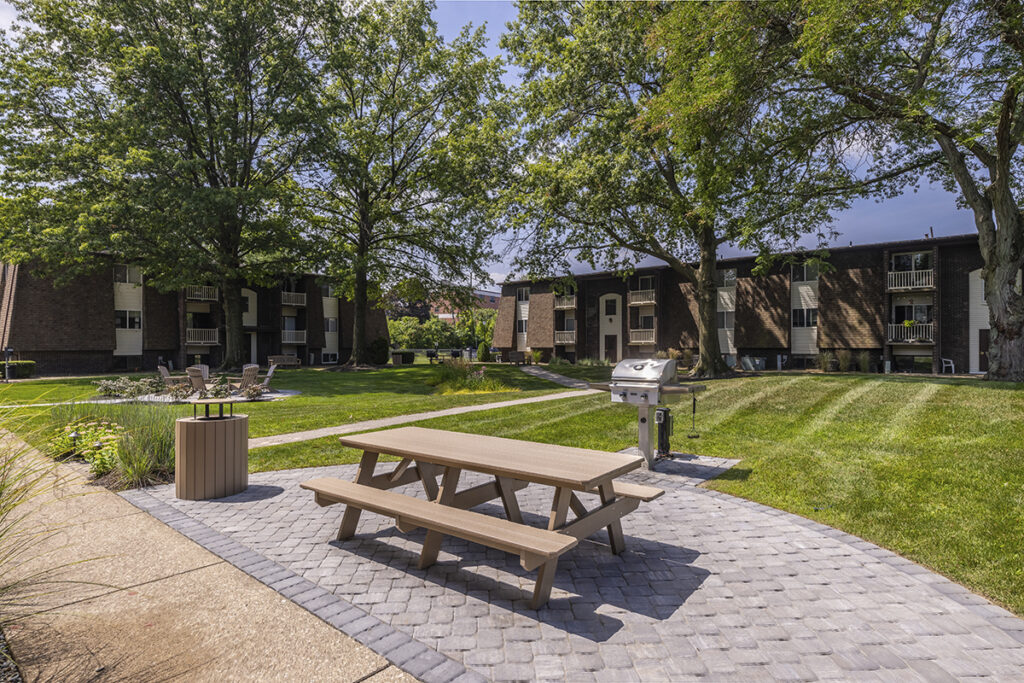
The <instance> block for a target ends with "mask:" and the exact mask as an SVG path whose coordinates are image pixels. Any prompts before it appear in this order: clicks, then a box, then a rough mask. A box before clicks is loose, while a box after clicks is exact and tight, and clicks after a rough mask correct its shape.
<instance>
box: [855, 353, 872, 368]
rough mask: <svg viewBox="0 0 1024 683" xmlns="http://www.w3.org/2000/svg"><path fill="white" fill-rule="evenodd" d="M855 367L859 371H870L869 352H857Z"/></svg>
mask: <svg viewBox="0 0 1024 683" xmlns="http://www.w3.org/2000/svg"><path fill="white" fill-rule="evenodd" d="M857 367H858V368H859V369H860V371H861V372H871V352H870V351H861V352H860V353H858V354H857Z"/></svg>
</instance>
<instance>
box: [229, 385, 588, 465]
mask: <svg viewBox="0 0 1024 683" xmlns="http://www.w3.org/2000/svg"><path fill="white" fill-rule="evenodd" d="M552 374H553V373H552ZM597 393H600V392H598V391H596V390H588V391H560V392H558V393H556V394H545V395H544V396H532V397H530V398H517V399H513V400H511V401H496V402H494V403H481V404H479V405H473V406H459V407H458V408H445V409H444V410H429V411H427V412H424V413H413V414H411V415H395V416H394V417H384V418H381V419H379V420H364V421H362V422H352V423H350V424H344V425H337V426H335V427H323V428H321V429H310V430H307V431H304V432H291V433H288V434H274V435H273V436H262V437H259V438H256V439H249V448H262V447H264V446H280V445H281V444H285V443H296V442H298V441H310V440H312V439H320V438H323V437H325V436H341V435H342V434H352V433H355V432H365V431H369V430H371V429H383V428H385V427H394V426H395V425H400V424H407V423H409V422H419V421H420V420H429V419H432V418H435V417H448V416H449V415H463V414H465V413H475V412H478V411H481V410H494V409H495V408H509V407H512V406H522V405H528V404H530V403H541V402H543V401H557V400H558V399H562V398H573V397H575V396H589V395H590V394H597Z"/></svg>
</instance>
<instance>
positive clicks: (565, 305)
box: [555, 294, 576, 311]
mask: <svg viewBox="0 0 1024 683" xmlns="http://www.w3.org/2000/svg"><path fill="white" fill-rule="evenodd" d="M555 310H556V311H574V310H576V295H575V294H566V295H564V296H556V297H555Z"/></svg>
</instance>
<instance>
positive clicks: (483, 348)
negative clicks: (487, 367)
mask: <svg viewBox="0 0 1024 683" xmlns="http://www.w3.org/2000/svg"><path fill="white" fill-rule="evenodd" d="M476 359H477V360H478V361H480V362H481V363H490V362H491V347H490V346H488V344H487V342H480V346H478V347H477V349H476Z"/></svg>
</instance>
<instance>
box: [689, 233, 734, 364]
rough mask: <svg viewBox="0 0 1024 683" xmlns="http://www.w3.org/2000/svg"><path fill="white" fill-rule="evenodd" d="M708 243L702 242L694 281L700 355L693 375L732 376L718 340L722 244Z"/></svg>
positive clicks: (706, 241) (711, 241)
mask: <svg viewBox="0 0 1024 683" xmlns="http://www.w3.org/2000/svg"><path fill="white" fill-rule="evenodd" d="M704 242H705V244H702V245H701V254H700V268H698V269H697V279H696V282H695V283H694V286H695V288H696V290H697V332H698V347H699V348H698V352H699V358H698V360H697V367H695V368H694V369H693V371H692V372H691V373H690V376H691V377H694V378H706V379H712V378H715V377H723V376H725V375H729V374H731V372H732V370H730V368H729V366H728V365H726V362H725V359H723V358H722V349H721V346H720V345H719V343H718V289H717V288H716V286H715V274H716V270H717V266H718V262H717V257H716V255H715V250H716V249H717V248H718V244H717V242H715V241H714V239H705V240H704ZM708 242H710V243H708Z"/></svg>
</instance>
